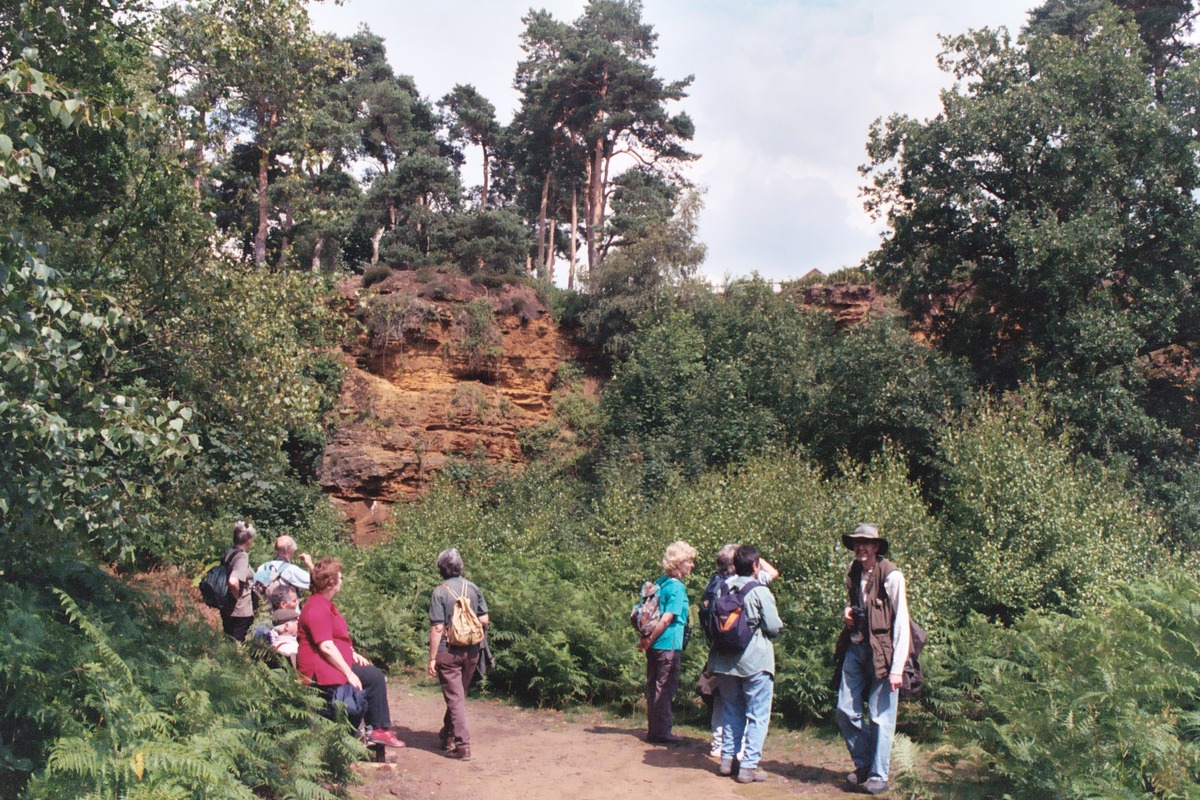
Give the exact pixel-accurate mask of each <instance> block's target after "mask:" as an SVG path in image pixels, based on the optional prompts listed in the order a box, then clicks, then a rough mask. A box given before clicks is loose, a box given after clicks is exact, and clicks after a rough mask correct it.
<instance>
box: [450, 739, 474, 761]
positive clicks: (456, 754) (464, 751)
mask: <svg viewBox="0 0 1200 800" xmlns="http://www.w3.org/2000/svg"><path fill="white" fill-rule="evenodd" d="M446 758H457V759H458V760H459V761H470V760H471V745H469V744H461V743H460V744H459V745H458V746H456V747H455V748H454V749H453V750H451V751H449V752H447V753H446Z"/></svg>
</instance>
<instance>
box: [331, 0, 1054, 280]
mask: <svg viewBox="0 0 1200 800" xmlns="http://www.w3.org/2000/svg"><path fill="white" fill-rule="evenodd" d="M1036 5H1038V2H1037V0H643V12H642V18H643V20H644V21H645V22H648V23H650V24H651V25H652V26H653V27H654V31H655V32H656V33H657V34H658V52H657V54H656V56H655V59H654V62H653V63H654V66H655V68H656V69H657V71H658V75H659V77H661V78H662V79H664V80H666V81H672V80H678V79H681V78H684V77H687V76H688V75H693V76H695V80H694V81H693V83H692V85H691V87H690V90H689V96H688V97H687V98H685V99H684V100H683V101H682V102H680V103H678V104H673V106H672V113H676V112H677V111H679V110H683V111H686V112H687V113H688V114H689V115H690V116H691V117H692V120H693V121H694V122H695V124H696V136H695V139H694V140H693V141H692V142H691V145H690V149H691V151H692V152H694V153H698V154H699V155H700V156H701V157H700V159H699V160H698V161H696V162H694V163H692V164H691V165H690V166H689V167H688V168H687V175H688V177H689V178H690V179H691V180H692V181H694V182H695V183H696V184H698V185H699V186H701V187H703V190H704V212H703V213H702V215H701V218H700V229H699V239H700V240H701V241H702V242H703V243H704V244H705V245H706V246H707V248H708V256H707V258H706V260H705V263H704V264H703V265H702V266H701V267H700V272H701V274H703V275H705V276H706V277H708V278H709V279H710V280H711V281H713V282H714V283H717V284H720V283H722V282H723V281H725V280H729V279H736V278H742V277H747V276H749V275H751V274H753V273H757V274H758V275H760V276H762V277H764V278H767V279H770V280H776V281H779V280H790V279H794V278H798V277H800V276H802V275H804V274H806V273H808V272H809V271H810V270H812V269H814V268H815V269H819V270H821V271H822V272H826V273H828V272H833V271H835V270H837V269H840V268H842V267H848V266H855V265H857V264H858V263H860V262H861V261H862V259H863V258H864V257H865V256H866V255H867V254H868V253H870V252H871V250H872V249H873V248H874V247H875V246H876V245H877V244H878V242H879V237H880V234H881V232H882V231H883V228H882V227H881V225H880V224H878V223H875V222H872V220H871V219H870V218H869V216H868V215H867V214H866V212H864V211H863V208H862V200H861V198H860V195H859V190H860V187H861V186H862V184H863V178H862V176H861V175H860V174H859V172H858V167H859V166H860V165H862V164H863V163H864V162H865V161H866V159H867V157H866V150H865V146H866V141H867V131H868V128H869V127H870V124H871V122H872V121H873V120H875V119H877V118H879V117H887V116H889V115H891V114H894V113H900V114H906V115H908V116H911V117H916V118H918V119H926V118H929V117H931V116H933V115H935V114H936V113H937V112H938V110H939V99H938V93H939V91H940V90H941V89H942V88H944V87H946V86H948V85H949V78H948V76H946V75H945V74H944V73H942V72H941V71H939V70H938V68H937V61H936V58H937V54H938V52H939V51H940V49H941V47H940V44H939V41H938V34H959V33H964V32H965V31H967V30H968V29H970V28H981V27H989V28H995V27H999V26H1005V27H1007V28H1008V30H1009V31H1010V32H1011V33H1012V34H1013V36H1014V37H1015V35H1016V34H1017V32H1018V31H1019V29H1020V27H1021V25H1022V24H1023V23H1024V22H1025V18H1026V13H1027V11H1028V10H1029V9H1030V8H1032V7H1034V6H1036ZM584 7H585V2H584V0H544V2H528V1H527V0H526V1H525V2H522V1H521V0H344V2H343V3H342V4H341V5H337V4H335V3H334V2H332V1H331V0H326V2H311V3H310V13H311V15H312V20H313V26H314V28H316V29H317V30H320V31H328V32H332V33H336V34H339V35H343V36H345V35H348V34H351V33H353V32H354V31H355V30H357V29H358V27H359V26H360V25H363V24H365V25H367V27H369V28H370V29H371V30H372V31H373V32H374V33H376V34H377V35H379V36H381V37H383V39H384V40H385V42H386V45H387V52H388V58H389V60H390V61H391V64H392V67H393V69H394V70H395V71H396V72H397V73H400V74H407V75H411V76H413V78H414V79H415V81H416V85H417V89H418V91H419V92H420V93H421V94H422V95H423V96H424V97H425V98H427V99H429V100H430V101H434V102H436V101H437V100H438V99H439V98H441V97H442V96H443V95H445V94H446V93H447V92H449V91H450V90H451V89H452V88H453V87H454V85H455V84H460V83H462V84H472V85H474V86H475V88H476V89H478V90H479V91H480V92H481V93H482V94H483V95H484V96H485V97H487V98H488V99H489V100H490V101H491V102H492V104H493V105H495V106H496V110H497V116H498V117H499V119H500V122H501V123H507V122H508V121H509V120H510V119H511V116H512V113H513V111H514V109H515V108H516V106H517V103H518V100H519V98H518V96H517V93H516V92H515V91H514V90H513V88H512V80H513V74H514V72H515V70H516V66H517V62H518V61H519V60H520V59H521V56H522V53H521V49H520V34H521V31H522V30H523V29H524V24H523V23H522V21H521V19H522V17H523V16H525V14H527V13H528V12H529V10H530V8H536V9H545V10H547V11H549V12H550V13H551V14H553V15H554V17H555V18H556V19H559V20H561V21H564V22H573V21H574V20H576V19H578V18H579V16H580V15H581V14H582V13H583V9H584ZM476 172H477V170H472V169H471V167H470V164H468V166H467V167H466V168H464V172H463V179H464V181H465V182H466V183H467V184H468V185H474V184H478V183H479V182H480V181H479V178H477V177H475V173H476ZM559 272H560V273H562V272H565V270H559Z"/></svg>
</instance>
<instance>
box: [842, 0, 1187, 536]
mask: <svg viewBox="0 0 1200 800" xmlns="http://www.w3.org/2000/svg"><path fill="white" fill-rule="evenodd" d="M1090 20H1091V22H1090V25H1091V27H1090V28H1089V29H1088V30H1089V34H1088V35H1087V36H1086V38H1085V40H1079V39H1072V38H1066V37H1061V36H1032V35H1031V36H1026V37H1025V38H1023V39H1022V40H1021V43H1020V44H1019V45H1015V46H1014V45H1012V44H1011V43H1010V42H1009V41H1008V40H1007V38H1006V37H1005V36H1004V35H1002V34H1000V33H995V32H987V31H978V32H973V33H971V34H968V35H966V36H962V37H958V38H955V39H951V40H948V41H947V49H946V52H945V53H944V55H943V56H942V64H943V65H944V66H945V68H946V69H948V70H949V71H951V72H952V73H953V74H954V76H955V77H956V78H957V79H958V81H959V83H958V85H957V86H956V87H955V88H954V89H952V90H951V91H949V92H947V93H945V94H944V95H943V110H942V112H941V113H940V114H938V115H937V116H935V117H933V118H932V119H929V120H927V121H925V122H918V121H916V120H912V119H908V118H904V117H893V118H891V119H889V120H888V121H886V122H879V123H877V124H876V125H875V126H874V128H873V130H872V133H871V137H870V142H869V152H870V155H871V164H870V165H869V166H868V167H866V168H865V172H866V174H867V176H868V177H869V178H870V179H871V187H870V188H869V189H868V207H869V208H871V209H873V210H874V211H876V212H877V213H879V214H883V215H886V218H887V221H888V224H889V226H890V228H891V233H890V234H889V235H888V236H887V237H886V239H885V240H884V242H883V244H882V246H881V247H880V248H879V250H878V251H877V252H876V253H875V254H873V256H872V257H871V259H870V264H871V266H872V267H873V268H874V270H875V273H876V275H877V276H878V278H879V279H880V280H881V281H882V282H883V283H884V284H885V285H887V286H891V287H895V288H897V289H898V290H899V293H900V300H901V302H902V303H903V305H904V306H905V307H906V308H907V309H908V310H909V311H910V312H911V313H912V314H913V315H915V316H917V317H918V318H926V319H928V320H929V321H930V323H931V326H932V329H933V333H934V338H935V341H936V342H937V344H938V345H939V346H940V347H941V348H944V349H945V350H947V351H948V352H950V353H951V354H954V355H956V356H960V357H962V358H963V359H966V360H967V361H968V362H969V363H970V364H971V365H972V366H973V368H974V370H975V372H976V375H977V376H978V378H979V379H980V380H981V381H982V382H983V383H984V384H985V385H988V386H992V387H995V388H1000V389H1008V388H1013V387H1015V386H1017V385H1019V384H1020V383H1022V382H1024V381H1027V380H1029V379H1031V378H1032V377H1034V376H1036V377H1037V378H1038V380H1039V381H1040V382H1041V384H1042V385H1043V386H1044V387H1046V390H1047V399H1048V402H1049V403H1050V404H1051V405H1052V406H1053V407H1054V408H1055V409H1056V410H1057V411H1059V412H1060V413H1062V414H1063V415H1064V417H1065V418H1066V420H1065V421H1068V422H1071V423H1073V424H1074V425H1075V429H1076V431H1077V432H1078V434H1079V436H1080V437H1081V438H1082V440H1083V441H1082V444H1083V445H1084V446H1085V447H1087V448H1088V449H1089V450H1090V451H1091V452H1093V453H1095V454H1098V455H1101V456H1102V457H1108V454H1112V453H1124V454H1127V455H1128V456H1131V457H1133V458H1134V459H1136V461H1137V463H1138V464H1140V465H1141V466H1143V467H1145V468H1147V469H1148V470H1151V471H1157V470H1158V467H1157V466H1156V465H1158V464H1162V463H1167V462H1169V463H1172V464H1181V463H1182V464H1186V463H1191V462H1194V460H1195V454H1194V447H1193V446H1192V445H1189V444H1188V443H1187V441H1186V440H1187V439H1188V438H1190V437H1192V436H1193V434H1192V433H1191V431H1190V429H1188V430H1184V429H1183V426H1184V425H1186V424H1188V423H1189V420H1190V419H1191V412H1190V410H1189V409H1190V406H1191V402H1190V401H1189V400H1187V399H1186V394H1187V392H1186V389H1185V391H1183V392H1182V393H1181V392H1180V391H1178V390H1176V391H1172V392H1170V393H1156V394H1155V396H1154V397H1153V398H1152V397H1151V392H1150V389H1149V385H1150V384H1149V383H1148V377H1149V374H1150V366H1151V364H1152V362H1153V361H1154V359H1155V358H1156V355H1155V354H1161V353H1164V352H1167V351H1169V349H1170V348H1184V349H1185V350H1190V349H1191V348H1192V347H1193V344H1191V343H1192V342H1194V341H1196V340H1197V335H1198V333H1200V331H1198V329H1197V328H1196V325H1195V320H1196V317H1195V315H1194V309H1195V306H1196V297H1197V290H1198V287H1200V270H1198V269H1197V264H1200V260H1198V259H1197V257H1196V243H1197V219H1198V217H1197V204H1196V199H1195V197H1196V196H1195V190H1196V188H1197V186H1198V185H1200V183H1198V174H1197V164H1196V159H1195V157H1194V150H1193V141H1192V138H1191V134H1190V132H1189V131H1188V130H1186V129H1184V128H1182V127H1181V126H1180V125H1179V124H1178V123H1177V121H1176V120H1175V119H1173V118H1172V115H1171V113H1170V111H1171V108H1170V107H1168V106H1166V105H1164V104H1160V103H1158V102H1156V100H1155V96H1154V92H1153V90H1152V86H1151V81H1150V78H1149V76H1148V75H1147V72H1146V70H1145V68H1144V65H1143V61H1142V56H1143V55H1144V53H1145V51H1144V49H1143V46H1142V43H1141V40H1140V38H1139V32H1138V29H1137V28H1136V27H1135V26H1134V25H1133V24H1132V23H1131V22H1125V21H1122V19H1121V18H1120V17H1119V16H1117V15H1116V14H1115V13H1112V12H1104V13H1101V14H1100V15H1098V16H1093V17H1090ZM1180 526H1183V527H1186V522H1179V523H1176V528H1179V527H1180Z"/></svg>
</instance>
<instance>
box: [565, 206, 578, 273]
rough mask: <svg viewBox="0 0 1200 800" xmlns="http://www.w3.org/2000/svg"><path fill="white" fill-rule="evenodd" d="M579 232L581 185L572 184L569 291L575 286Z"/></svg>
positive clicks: (568, 265) (568, 270)
mask: <svg viewBox="0 0 1200 800" xmlns="http://www.w3.org/2000/svg"><path fill="white" fill-rule="evenodd" d="M578 234H579V187H578V186H572V187H571V237H570V248H571V258H570V261H569V262H568V263H567V291H571V290H572V289H574V288H575V259H576V256H577V255H578V254H577V253H576V250H577V247H576V243H577V237H578Z"/></svg>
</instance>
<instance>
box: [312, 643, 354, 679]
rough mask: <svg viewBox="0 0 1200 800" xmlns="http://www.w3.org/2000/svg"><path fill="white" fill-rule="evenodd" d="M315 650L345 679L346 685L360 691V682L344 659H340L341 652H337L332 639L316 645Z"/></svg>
mask: <svg viewBox="0 0 1200 800" xmlns="http://www.w3.org/2000/svg"><path fill="white" fill-rule="evenodd" d="M317 649H318V650H320V651H321V655H322V656H324V657H325V660H326V661H328V662H329V663H330V664H332V665H333V666H334V667H335V668H336V669H337V670H338V672H341V673H342V675H343V676H345V678H346V683H348V684H350V685H351V686H353V687H354V688H355V689H358V690H359V691H360V692H361V691H362V681H360V680H359V679H358V676H357V675H355V674H354V670H352V669H351V668H350V665H349V664H347V663H346V659H344V658H342V651H340V650H338V648H337V645H336V644H334V642H333V640H332V639H326V640H325V641H323V642H320V643H318V644H317Z"/></svg>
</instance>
